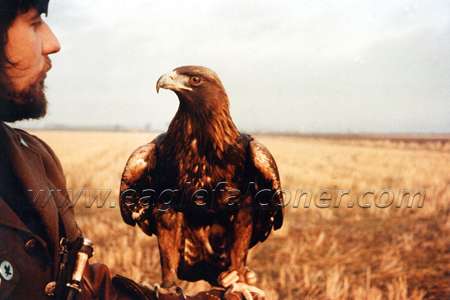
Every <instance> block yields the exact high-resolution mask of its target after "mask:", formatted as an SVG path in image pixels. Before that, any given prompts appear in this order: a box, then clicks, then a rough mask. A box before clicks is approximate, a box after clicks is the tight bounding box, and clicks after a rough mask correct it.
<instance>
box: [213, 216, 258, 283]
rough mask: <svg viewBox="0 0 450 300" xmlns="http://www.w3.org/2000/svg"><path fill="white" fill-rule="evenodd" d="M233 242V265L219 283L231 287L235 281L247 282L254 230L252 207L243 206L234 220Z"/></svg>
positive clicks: (231, 256) (231, 253)
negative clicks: (248, 255)
mask: <svg viewBox="0 0 450 300" xmlns="http://www.w3.org/2000/svg"><path fill="white" fill-rule="evenodd" d="M232 227H233V242H232V244H231V247H230V260H231V265H230V267H229V268H228V270H227V271H225V272H222V273H221V274H220V275H219V278H218V280H217V281H218V283H219V284H220V285H222V286H223V287H229V286H231V284H232V283H235V282H238V281H239V282H246V276H245V275H246V272H247V268H246V263H247V254H248V250H249V245H250V239H251V236H252V231H253V220H252V213H251V210H250V208H242V209H240V210H239V211H238V212H237V213H236V216H235V217H234V220H233V224H232Z"/></svg>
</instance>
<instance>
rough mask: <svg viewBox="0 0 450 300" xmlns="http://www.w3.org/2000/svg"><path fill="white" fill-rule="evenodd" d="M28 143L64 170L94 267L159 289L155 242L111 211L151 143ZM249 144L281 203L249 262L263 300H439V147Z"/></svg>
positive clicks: (442, 185)
mask: <svg viewBox="0 0 450 300" xmlns="http://www.w3.org/2000/svg"><path fill="white" fill-rule="evenodd" d="M35 134H36V135H37V136H39V137H41V138H43V139H44V140H45V141H46V142H47V143H49V144H50V146H51V147H53V149H54V150H55V152H56V153H57V155H58V156H59V158H60V160H61V162H62V164H63V166H64V169H65V173H66V177H67V184H68V188H69V190H70V192H71V193H72V198H73V200H74V201H76V202H77V204H76V211H77V219H78V223H79V225H80V227H81V228H82V230H83V231H84V233H85V235H86V236H87V237H89V238H91V239H92V240H93V241H94V243H95V249H96V250H95V253H96V254H95V257H94V260H95V261H99V262H102V263H105V264H107V265H108V266H109V267H110V268H111V269H112V271H113V272H114V273H120V274H123V275H127V276H129V277H132V278H133V279H135V280H137V281H141V282H147V283H150V284H153V283H156V282H159V280H160V267H159V254H158V249H157V244H156V238H155V237H148V236H146V235H144V234H143V233H141V232H140V230H139V229H137V228H132V227H130V226H127V225H125V224H124V223H123V222H122V220H121V218H120V214H119V210H118V189H119V179H120V175H121V172H122V169H123V167H124V165H125V162H126V160H127V158H128V156H129V154H130V153H131V152H132V151H133V150H134V149H135V148H136V147H137V146H139V145H141V144H144V143H146V142H147V141H149V140H151V139H152V138H153V136H154V135H152V134H149V133H108V132H58V131H47V132H46V131H36V132H35ZM258 138H259V140H260V141H262V142H263V143H264V144H265V145H266V146H267V147H268V148H269V149H270V150H271V152H272V153H273V155H274V157H275V159H276V160H277V163H278V167H279V169H280V173H281V179H282V184H283V188H284V189H285V196H286V199H287V201H286V202H287V203H286V204H287V209H286V217H285V224H284V226H283V228H282V229H281V230H279V231H277V232H275V233H274V234H272V235H271V237H270V238H269V240H268V241H267V242H265V243H264V244H260V245H258V246H256V247H255V248H254V249H253V250H252V251H251V254H250V257H249V265H250V267H251V268H252V269H254V270H255V271H256V272H257V274H258V277H259V281H258V284H257V285H258V286H259V287H261V288H263V289H264V290H265V291H266V292H267V294H268V295H269V298H270V299H399V300H400V299H450V219H449V213H450V205H449V203H450V142H449V141H408V140H401V141H389V140H379V139H377V140H370V139H350V138H349V139H325V138H318V137H283V136H259V137H258ZM408 195H409V196H411V197H410V198H409V201H408V199H407V198H408ZM413 196H414V197H413ZM402 199H403V201H402ZM391 202H392V203H391ZM98 206H99V207H98ZM368 206H370V207H368ZM408 206H412V207H408ZM182 286H183V287H185V288H186V289H187V290H188V291H191V292H194V291H196V290H198V289H202V288H204V287H205V286H206V283H196V284H193V283H183V284H182Z"/></svg>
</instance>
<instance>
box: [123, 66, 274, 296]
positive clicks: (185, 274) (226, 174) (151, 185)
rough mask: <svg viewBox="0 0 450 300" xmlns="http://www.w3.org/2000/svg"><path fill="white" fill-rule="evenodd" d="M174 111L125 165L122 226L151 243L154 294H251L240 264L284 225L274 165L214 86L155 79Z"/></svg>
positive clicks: (207, 78)
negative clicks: (229, 290)
mask: <svg viewBox="0 0 450 300" xmlns="http://www.w3.org/2000/svg"><path fill="white" fill-rule="evenodd" d="M160 88H165V89H170V90H172V91H174V92H175V93H176V94H177V96H178V98H179V107H178V111H177V113H176V115H175V117H174V118H173V120H172V122H171V123H170V125H169V128H168V130H167V132H166V133H164V134H161V135H159V136H158V137H157V138H156V139H155V140H153V141H152V142H150V143H148V144H146V145H143V146H141V147H139V148H138V149H137V150H136V151H135V152H134V153H133V154H132V155H131V157H130V158H129V160H128V162H127V164H126V166H125V170H124V172H123V176H122V181H121V187H120V195H121V199H120V209H121V214H122V217H123V219H124V221H125V222H126V223H127V224H129V225H132V226H134V225H135V224H138V225H139V226H140V228H141V229H142V230H143V231H144V232H145V233H146V234H148V235H152V234H154V235H156V236H157V238H158V245H159V251H160V258H161V269H162V286H163V287H166V288H168V287H171V286H174V285H176V280H177V279H183V280H189V281H196V280H200V279H203V280H207V281H208V282H210V283H211V284H212V285H222V286H225V287H228V286H230V285H232V284H233V283H242V284H251V283H253V282H252V280H251V276H250V275H252V272H250V271H249V269H248V268H247V267H246V260H247V254H248V251H249V249H250V248H252V247H253V246H254V245H256V244H257V243H258V242H263V241H265V240H266V239H267V237H268V236H269V234H270V233H271V231H272V230H273V229H275V230H276V229H278V228H280V227H281V226H282V224H283V195H282V193H281V186H280V178H279V174H278V169H277V166H276V163H275V160H274V158H273V157H272V155H271V154H270V152H269V151H268V150H267V148H266V147H264V146H263V145H262V144H261V143H259V142H258V141H256V140H255V139H254V138H253V137H251V136H250V135H247V134H241V133H240V132H239V131H238V129H237V128H236V126H235V124H234V123H233V121H232V119H231V116H230V111H229V101H228V96H227V94H226V92H225V89H224V87H223V85H222V83H221V81H220V79H219V77H218V76H217V75H216V73H214V72H213V71H211V70H210V69H208V68H205V67H199V66H184V67H180V68H177V69H175V70H174V71H172V72H171V73H169V74H166V75H163V76H161V77H160V79H159V80H158V83H157V90H158V91H159V89H160Z"/></svg>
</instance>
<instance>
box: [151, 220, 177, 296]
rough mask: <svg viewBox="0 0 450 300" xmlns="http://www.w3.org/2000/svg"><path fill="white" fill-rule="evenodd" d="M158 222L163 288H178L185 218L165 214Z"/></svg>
mask: <svg viewBox="0 0 450 300" xmlns="http://www.w3.org/2000/svg"><path fill="white" fill-rule="evenodd" d="M159 219H160V220H159V222H157V224H158V225H157V234H158V246H159V255H160V260H161V271H162V284H161V286H162V287H163V288H170V287H173V286H176V281H177V279H178V276H177V271H178V267H179V263H180V251H181V250H180V249H181V244H182V243H181V241H182V228H183V225H182V224H183V216H182V214H181V213H175V212H172V211H167V212H163V213H162V214H161V215H160V218H159Z"/></svg>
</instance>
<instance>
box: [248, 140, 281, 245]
mask: <svg viewBox="0 0 450 300" xmlns="http://www.w3.org/2000/svg"><path fill="white" fill-rule="evenodd" d="M249 149H250V151H249V152H250V165H251V167H252V169H253V173H254V174H253V175H254V179H255V184H256V187H257V191H256V194H255V195H254V197H255V198H256V199H254V200H256V201H254V202H256V203H255V204H256V210H255V217H254V229H253V234H252V240H251V243H250V246H251V247H253V246H254V245H256V244H257V243H258V242H263V241H265V240H266V239H267V237H268V236H269V234H270V233H271V232H272V229H274V230H277V229H279V228H281V226H282V225H283V209H284V208H283V193H282V191H281V183H280V175H279V173H278V167H277V164H276V162H275V159H274V158H273V156H272V154H271V153H270V152H269V150H268V149H267V148H266V147H265V146H264V145H263V144H261V143H259V142H257V141H256V140H254V139H252V140H251V141H250V143H249ZM252 177H253V176H252ZM263 190H264V191H263ZM258 193H259V194H258Z"/></svg>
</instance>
